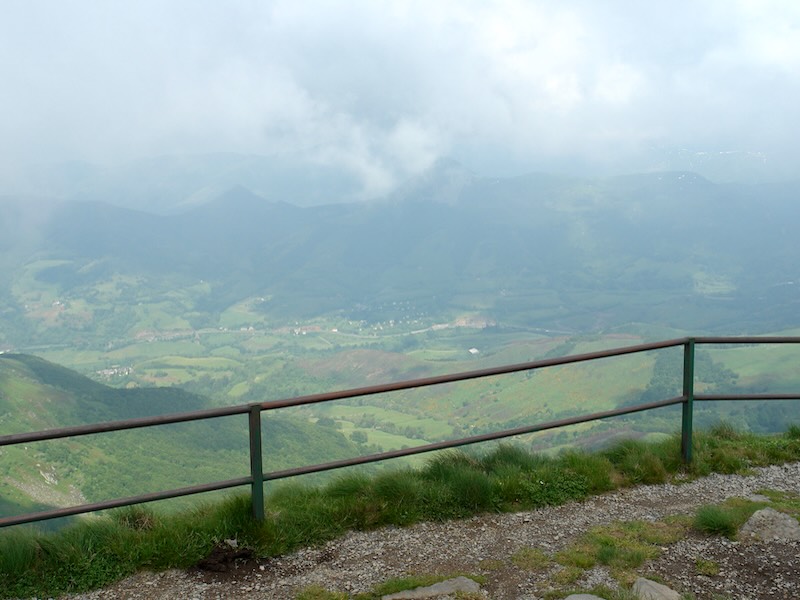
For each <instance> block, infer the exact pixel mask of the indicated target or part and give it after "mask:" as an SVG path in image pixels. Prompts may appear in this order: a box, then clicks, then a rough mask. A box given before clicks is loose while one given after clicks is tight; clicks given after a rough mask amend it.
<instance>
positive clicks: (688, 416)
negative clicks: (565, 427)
mask: <svg viewBox="0 0 800 600" xmlns="http://www.w3.org/2000/svg"><path fill="white" fill-rule="evenodd" d="M683 397H684V400H683V413H682V415H681V457H682V458H683V462H684V464H687V465H688V464H689V463H690V462H692V412H693V410H694V338H689V339H688V340H687V341H686V343H685V344H684V345H683Z"/></svg>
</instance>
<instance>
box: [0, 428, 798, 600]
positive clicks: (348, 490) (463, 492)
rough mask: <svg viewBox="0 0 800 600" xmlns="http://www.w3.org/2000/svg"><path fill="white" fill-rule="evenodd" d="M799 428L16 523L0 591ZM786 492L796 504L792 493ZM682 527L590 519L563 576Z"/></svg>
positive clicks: (658, 467)
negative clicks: (53, 523)
mask: <svg viewBox="0 0 800 600" xmlns="http://www.w3.org/2000/svg"><path fill="white" fill-rule="evenodd" d="M798 433H800V429H798V428H796V427H794V428H790V430H789V432H787V434H784V435H781V436H771V437H767V436H754V435H750V434H742V433H739V432H736V431H733V430H731V429H730V428H726V427H718V428H716V429H715V430H712V431H709V432H699V433H697V434H696V436H695V442H696V448H695V463H694V465H692V466H691V467H690V468H688V469H684V468H683V467H682V466H681V463H680V442H679V439H678V437H677V436H673V437H671V438H669V439H667V440H664V441H661V442H657V443H650V444H645V443H643V442H629V441H625V442H621V443H618V444H617V445H615V446H613V447H611V448H609V449H607V450H606V451H604V452H602V453H597V454H589V453H585V452H580V451H570V452H565V453H562V454H560V455H558V456H554V457H548V456H542V455H534V454H530V453H528V452H527V451H524V450H522V449H521V448H520V447H517V446H513V445H499V446H495V447H494V449H492V450H491V451H488V452H486V453H483V454H476V453H472V452H464V451H446V452H441V453H438V454H436V455H434V456H433V457H432V458H430V459H429V460H428V461H427V462H426V464H425V465H424V466H423V467H421V468H416V469H412V468H403V469H396V470H392V471H384V472H380V473H378V474H375V475H367V474H365V473H363V472H359V471H350V472H347V473H345V474H343V475H340V476H338V477H336V478H335V479H333V480H331V481H329V482H328V483H326V484H324V485H318V486H311V485H305V484H303V482H302V481H300V482H294V483H289V484H286V485H283V486H280V487H278V488H276V489H275V490H274V491H273V492H272V493H271V494H270V495H269V496H268V499H267V502H266V506H267V518H266V519H265V521H263V522H260V523H259V522H255V521H254V520H253V519H252V518H251V517H250V507H249V499H248V497H247V496H237V497H232V498H229V499H228V500H225V501H224V502H219V503H216V504H206V505H202V506H200V507H197V508H194V509H191V510H188V511H185V512H179V513H175V514H161V513H156V512H154V511H153V510H151V509H149V508H141V507H140V508H131V509H127V510H123V511H117V512H113V513H112V514H111V515H110V516H101V517H94V518H91V519H89V520H86V521H84V522H82V523H78V524H76V525H74V526H72V527H69V528H67V529H64V530H62V531H60V532H57V533H54V534H47V535H45V534H37V533H32V532H30V531H29V530H26V529H23V528H20V529H18V530H10V531H5V532H2V535H0V590H3V593H4V594H5V595H6V596H30V595H56V594H60V593H64V592H79V591H84V590H88V589H92V588H96V587H100V586H103V585H106V584H108V583H111V582H113V581H115V580H117V579H119V578H121V577H124V576H126V575H128V574H131V573H133V572H135V571H137V570H139V569H143V568H149V569H155V570H158V569H165V568H169V567H187V566H190V565H192V564H196V563H197V561H199V560H200V559H202V558H203V557H205V556H207V555H208V554H209V553H210V552H211V550H212V549H213V548H214V546H215V545H216V544H219V543H220V542H221V541H222V540H225V539H228V538H236V539H237V540H238V541H239V543H240V545H243V546H244V547H247V548H250V549H252V550H253V551H254V552H255V553H256V554H257V555H259V556H275V555H280V554H285V553H288V552H291V551H293V550H295V549H297V548H300V547H303V546H308V545H314V544H319V543H322V542H325V541H328V540H332V539H335V538H337V537H339V536H341V535H343V534H344V533H346V532H347V531H349V530H366V529H372V528H376V527H380V526H384V525H394V526H404V525H409V524H412V523H416V522H420V521H444V520H448V519H455V518H464V517H468V516H471V515H474V514H476V513H485V512H504V511H518V510H529V509H533V508H536V507H541V506H546V505H557V504H562V503H565V502H568V501H570V500H580V499H583V498H586V497H587V496H589V495H591V494H597V493H602V492H604V491H607V490H610V489H614V488H615V487H619V486H626V485H633V484H636V483H641V482H657V481H668V480H670V479H671V477H672V476H673V475H675V474H676V473H678V472H681V473H682V478H683V479H685V478H686V476H687V475H688V476H689V477H692V476H696V475H701V474H704V473H706V472H708V471H709V470H713V468H714V465H715V464H718V465H719V466H720V468H721V469H722V470H724V472H731V470H732V469H733V470H734V471H736V470H738V471H741V470H746V469H748V468H750V467H751V466H753V465H755V464H767V463H769V462H784V461H787V460H798V459H800V443H798V442H800V440H798ZM734 467H737V468H734ZM782 501H783V502H784V503H785V504H786V505H787V506H791V507H793V508H795V509H796V508H798V507H800V504H798V502H797V501H796V499H794V498H788V497H787V498H785V499H783V500H782ZM753 506H756V507H757V506H758V505H757V504H754V503H749V504H747V505H741V506H740V505H737V504H735V503H733V504H729V505H725V507H724V509H725V510H726V511H729V512H733V514H734V515H735V518H734V521H735V522H736V523H738V522H740V521H741V519H742V518H746V517H744V515H745V514H747V513H748V512H752V510H753ZM698 522H699V523H706V524H707V523H708V520H707V518H706V517H703V518H700V520H699V521H698ZM700 527H708V525H700ZM684 529H685V524H683V523H680V522H678V523H667V524H659V523H629V524H624V525H622V524H617V525H613V526H608V527H606V528H599V529H595V530H592V531H591V532H589V533H588V534H587V536H586V538H585V539H583V540H582V541H580V542H579V543H578V544H577V545H575V546H574V547H572V548H569V549H567V550H565V551H564V553H562V554H560V555H559V556H558V557H557V558H556V560H557V561H558V562H560V563H561V564H563V565H565V566H566V568H565V569H564V570H563V572H562V574H563V579H564V581H563V582H562V583H564V584H567V583H569V580H570V577H572V576H573V575H574V574H575V573H576V572H577V573H578V576H579V574H580V573H579V572H580V570H581V569H585V568H589V567H590V566H591V565H594V564H598V563H599V564H605V565H608V566H609V567H610V568H612V570H615V571H619V572H622V573H624V572H628V571H629V570H630V569H632V568H635V566H636V565H638V564H641V562H642V561H643V560H645V559H647V558H648V557H650V556H651V555H652V554H653V552H654V550H653V548H657V547H659V546H661V545H664V544H667V543H671V540H674V536H675V535H676V532H679V531H683V530H684ZM724 531H725V530H721V532H724ZM545 559H546V557H543V556H539V555H538V554H536V553H526V554H522V553H520V554H519V555H518V556H516V558H512V560H514V561H515V562H517V563H518V564H520V565H521V566H522V565H531V564H533V563H537V564H538V563H539V562H541V561H543V560H545ZM523 568H525V567H523ZM555 578H556V579H557V578H558V576H555ZM572 581H574V579H572ZM317 592H319V593H320V594H321V593H323V592H324V590H321V591H320V590H317ZM308 593H309V594H310V593H312V592H311V591H309V592H308ZM308 597H309V598H314V597H315V596H308ZM317 597H319V598H326V596H324V595H322V596H317ZM330 597H332V598H335V597H336V596H330Z"/></svg>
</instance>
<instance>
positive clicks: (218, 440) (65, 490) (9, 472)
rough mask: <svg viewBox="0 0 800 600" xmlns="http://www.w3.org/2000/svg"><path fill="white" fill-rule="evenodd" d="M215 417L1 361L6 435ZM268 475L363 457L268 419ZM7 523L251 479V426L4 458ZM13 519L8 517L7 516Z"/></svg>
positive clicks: (163, 395)
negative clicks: (40, 508)
mask: <svg viewBox="0 0 800 600" xmlns="http://www.w3.org/2000/svg"><path fill="white" fill-rule="evenodd" d="M208 407H210V402H209V400H208V399H207V398H205V397H203V396H200V395H197V394H192V393H188V392H185V391H183V390H181V389H177V388H150V389H147V388H137V389H114V388H110V387H108V386H105V385H102V384H99V383H96V382H94V381H91V380H90V379H88V378H86V377H84V376H81V375H79V374H77V373H75V372H74V371H70V370H69V369H65V368H63V367H60V366H58V365H55V364H52V363H49V362H47V361H44V360H42V359H40V358H37V357H34V356H28V355H17V354H3V355H0V434H10V433H18V432H25V431H37V430H41V429H49V428H53V427H63V426H68V425H79V424H85V423H95V422H102V421H111V420H118V419H126V418H133V417H141V416H146V415H156V414H164V413H170V412H182V411H188V410H199V409H203V408H208ZM265 421H266V423H265V435H264V439H263V446H264V457H265V458H264V465H265V469H267V470H272V469H280V468H285V467H290V466H296V465H299V464H308V463H314V462H322V461H324V460H330V459H334V458H342V457H345V456H353V455H355V454H357V453H358V450H357V448H356V447H355V446H354V445H353V444H352V443H351V442H349V441H348V440H346V439H345V438H344V436H342V435H341V434H340V433H338V432H337V431H336V430H335V429H332V428H325V427H314V426H313V425H311V424H310V423H308V422H307V421H305V420H302V419H297V418H293V417H289V416H285V415H280V416H272V415H269V416H267V417H266V419H265ZM2 452H3V461H2V465H0V502H2V503H3V504H2V505H0V506H2V510H3V514H13V512H17V511H16V510H14V509H16V508H17V507H25V508H28V507H30V506H31V504H32V503H38V504H50V505H56V506H60V505H69V504H76V503H82V502H84V501H89V502H91V501H99V500H103V499H108V498H111V497H119V496H127V495H133V494H137V493H145V492H149V491H158V490H163V489H171V488H177V487H182V486H186V485H192V484H196V483H206V482H210V481H218V480H223V479H230V478H232V477H236V476H243V475H246V474H247V473H248V469H249V466H248V465H249V462H248V461H249V459H248V437H247V419H246V417H245V416H241V417H239V416H236V417H226V418H222V419H216V420H214V421H196V422H193V423H187V424H180V425H166V426H160V427H157V428H147V429H139V430H132V431H127V432H119V433H116V434H95V435H91V436H83V437H79V438H68V439H67V440H57V441H52V442H39V443H36V444H29V445H26V446H13V447H7V448H3V450H2ZM6 511H8V512H6Z"/></svg>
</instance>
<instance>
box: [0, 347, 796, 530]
mask: <svg viewBox="0 0 800 600" xmlns="http://www.w3.org/2000/svg"><path fill="white" fill-rule="evenodd" d="M797 343H800V337H775V336H763V337H757V336H756V337H753V336H751V337H698V338H689V337H686V338H679V339H672V340H665V341H661V342H653V343H646V344H637V345H634V346H626V347H622V348H614V349H608V350H600V351H596V352H588V353H585V354H575V355H571V356H564V357H555V358H547V359H541V360H535V361H529V362H524V363H518V364H513V365H505V366H499V367H490V368H486V369H478V370H473V371H464V372H460V373H452V374H447V375H438V376H433V377H425V378H420V379H413V380H406V381H399V382H394V383H388V384H381V385H374V386H367V387H359V388H353V389H349V390H341V391H335V392H326V393H320V394H310V395H305V396H299V397H295V398H288V399H283V400H277V401H268V402H261V403H250V404H246V405H238V406H231V407H223V408H214V409H206V410H198V411H190V412H182V413H172V414H166V415H158V416H151V417H142V418H137V419H126V420H121V421H109V422H105V423H96V424H92V425H78V426H72V427H62V428H56V429H49V430H44V431H38V432H29V433H18V434H10V435H4V436H0V447H1V446H6V445H11V444H21V443H28V442H38V441H45V440H53V439H59V438H66V437H74V436H82V435H89V434H95V433H110V432H114V431H122V430H128V429H136V428H142V427H151V426H157V425H166V424H175V423H185V422H190V421H197V420H202V419H214V418H220V417H227V416H232V415H237V414H247V413H249V414H250V419H251V420H254V417H253V415H257V414H258V413H260V412H261V411H267V410H277V409H281V408H287V407H292V406H304V405H309V404H316V403H320V402H329V401H332V400H340V399H345V398H356V397H361V396H368V395H374V394H381V393H386V392H395V391H400V390H409V389H414V388H421V387H427V386H433V385H440V384H445V383H455V382H459V381H467V380H471V379H478V378H483V377H491V376H495V375H505V374H510V373H515V372H521V371H529V370H533V369H542V368H547V367H553V366H560V365H568V364H574V363H580V362H585V361H592V360H598V359H603V358H611V357H616V356H624V355H628V354H635V353H639V352H647V351H651V350H660V349H664V348H670V347H678V346H684V347H686V346H690V345H693V344H717V345H725V344H739V345H741V344H797ZM692 364H693V359H692ZM684 367H685V365H684ZM692 400H698V401H717V400H800V394H787V393H780V394H771V393H763V394H692V395H691V398H690V397H689V396H687V394H686V392H684V394H683V395H681V396H676V397H674V398H669V399H667V400H660V401H656V402H649V403H646V404H639V405H634V406H628V407H624V408H617V409H613V410H607V411H602V412H595V413H591V414H588V415H583V416H578V417H569V418H564V419H558V420H554V421H548V422H545V423H539V424H537V425H528V426H522V427H516V428H513V429H506V430H502V431H497V432H491V433H486V434H481V435H475V436H469V437H465V438H460V439H456V440H445V441H441V442H435V443H431V444H425V445H422V446H416V447H414V448H404V449H399V450H391V451H387V452H381V453H376V454H369V455H365V456H359V457H355V458H350V459H343V460H337V461H331V462H327V463H323V464H318V465H308V466H303V467H296V468H292V469H284V470H280V471H273V472H271V473H263V471H262V470H261V468H260V465H257V464H255V463H253V464H251V475H250V476H249V477H240V478H237V479H229V480H226V481H218V482H213V483H206V484H201V485H194V486H189V487H183V488H178V489H174V490H168V491H163V492H154V493H150V494H143V495H138V496H130V497H127V498H118V499H114V500H107V501H103V502H95V503H92V504H84V505H81V506H75V507H69V508H59V509H53V510H47V511H40V512H37V513H29V514H26V515H19V516H14V517H2V518H0V527H5V526H9V525H17V524H23V523H30V522H34V521H41V520H45V519H53V518H59V517H67V516H73V515H78V514H82V513H88V512H94V511H99V510H105V509H111V508H119V507H123V506H130V505H133V504H140V503H143V502H151V501H155V500H166V499H170V498H178V497H181V496H188V495H192V494H200V493H204V492H210V491H217V490H223V489H229V488H233V487H238V486H242V485H251V486H253V485H255V484H256V479H257V478H258V477H259V475H260V476H261V480H262V481H271V480H277V479H283V478H287V477H294V476H297V475H304V474H310V473H319V472H323V471H330V470H333V469H339V468H343V467H349V466H355V465H361V464H368V463H373V462H379V461H383V460H388V459H392V458H400V457H404V456H411V455H415V454H422V453H426V452H433V451H436V450H444V449H448V448H457V447H460V446H467V445H470V444H477V443H481V442H486V441H492V440H499V439H503V438H508V437H513V436H517V435H523V434H528V433H536V432H540V431H545V430H549V429H556V428H559V427H565V426H568V425H576V424H579V423H586V422H589V421H596V420H599V419H605V418H609V417H615V416H621V415H626V414H632V413H637V412H642V411H647V410H652V409H656V408H661V407H666V406H672V405H676V404H683V405H684V409H686V407H687V405H690V404H691V401H692ZM689 408H691V407H689ZM251 429H252V424H251ZM259 433H260V427H259ZM252 436H253V432H252V431H251V438H252ZM252 443H253V440H252V439H251V444H252ZM252 453H253V450H252V448H251V454H252ZM259 454H260V452H259ZM251 460H253V457H252V456H251ZM258 483H260V482H258ZM259 487H260V485H259ZM255 495H256V494H254V500H255ZM254 510H255V507H254Z"/></svg>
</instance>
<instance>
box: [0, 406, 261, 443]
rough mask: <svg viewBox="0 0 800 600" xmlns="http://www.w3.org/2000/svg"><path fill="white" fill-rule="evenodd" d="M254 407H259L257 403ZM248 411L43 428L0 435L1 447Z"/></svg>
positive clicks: (220, 410) (236, 409) (211, 411)
mask: <svg viewBox="0 0 800 600" xmlns="http://www.w3.org/2000/svg"><path fill="white" fill-rule="evenodd" d="M256 406H260V405H258V404H256ZM249 411H250V405H249V404H243V405H239V406H227V407H224V408H209V409H206V410H195V411H191V412H182V413H171V414H167V415H157V416H154V417H139V418H137V419H125V420H122V421H106V422H105V423H94V424H92V425H74V426H72V427H59V428H57V429H45V430H44V431H33V432H31V433H12V434H10V435H2V436H0V446H9V445H11V444H23V443H27V442H43V441H46V440H57V439H60V438H65V437H77V436H80V435H89V434H91V433H112V432H114V431H124V430H126V429H138V428H141V427H153V426H155V425H170V424H174V423H188V422H190V421H199V420H201V419H216V418H219V417H229V416H231V415H243V414H245V413H247V412H249Z"/></svg>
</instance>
